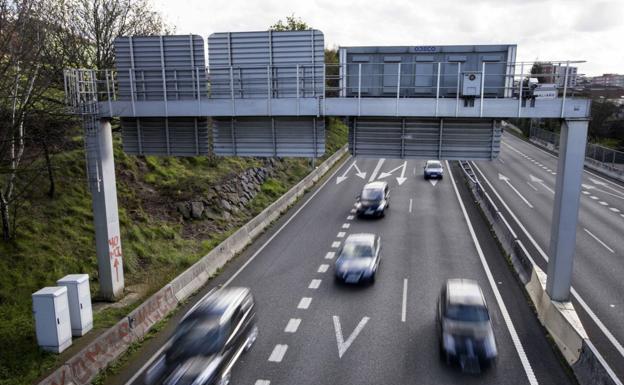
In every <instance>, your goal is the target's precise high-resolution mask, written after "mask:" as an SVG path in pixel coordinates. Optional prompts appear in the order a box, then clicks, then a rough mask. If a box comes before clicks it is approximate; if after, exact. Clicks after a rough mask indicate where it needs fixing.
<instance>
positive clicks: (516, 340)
mask: <svg viewBox="0 0 624 385" xmlns="http://www.w3.org/2000/svg"><path fill="white" fill-rule="evenodd" d="M445 162H446V169H447V170H448V171H449V175H450V176H451V184H452V185H453V189H454V190H455V196H456V197H457V201H458V202H459V205H460V207H461V209H462V213H463V214H464V218H465V219H466V224H467V225H468V231H469V232H470V236H471V237H472V241H473V243H474V245H475V248H476V249H477V254H479V259H480V260H481V264H482V265H483V269H484V270H485V275H486V276H487V279H488V282H489V284H490V287H491V288H492V292H494V297H495V298H496V302H497V303H498V307H499V308H500V311H501V314H502V316H503V320H504V321H505V325H506V326H507V330H508V331H509V334H510V336H511V341H512V342H513V344H514V347H515V348H516V352H517V353H518V357H519V358H520V362H521V363H522V367H523V368H524V372H525V373H526V375H527V378H528V380H529V383H530V384H531V385H536V384H537V383H538V382H537V378H536V377H535V373H533V368H531V363H530V362H529V359H528V357H527V355H526V353H525V351H524V347H523V346H522V342H521V341H520V338H519V337H518V333H517V332H516V328H515V327H514V325H513V322H512V320H511V317H510V316H509V313H508V312H507V307H506V306H505V303H504V302H503V297H502V296H501V295H500V292H499V291H498V287H497V286H496V281H495V280H494V277H493V276H492V272H491V271H490V267H489V266H488V263H487V261H486V260H485V255H484V254H483V250H482V249H481V245H480V244H479V240H478V239H477V235H476V234H475V232H474V229H473V227H472V223H471V222H470V218H469V217H468V213H467V212H466V207H465V206H464V202H463V201H462V199H461V196H460V195H459V190H458V189H457V186H456V185H455V178H454V177H453V172H452V171H451V168H450V167H449V165H448V161H445Z"/></svg>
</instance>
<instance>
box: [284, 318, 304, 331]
mask: <svg viewBox="0 0 624 385" xmlns="http://www.w3.org/2000/svg"><path fill="white" fill-rule="evenodd" d="M299 324H301V318H291V319H290V320H289V321H288V324H287V325H286V329H284V332H285V333H296V332H297V329H299Z"/></svg>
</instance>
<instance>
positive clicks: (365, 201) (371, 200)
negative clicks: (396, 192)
mask: <svg viewBox="0 0 624 385" xmlns="http://www.w3.org/2000/svg"><path fill="white" fill-rule="evenodd" d="M389 207H390V188H389V187H388V183H386V182H372V183H368V184H366V185H364V188H363V189H362V193H361V194H360V195H359V196H358V197H357V203H356V204H355V209H356V213H357V215H358V216H378V217H383V216H384V215H385V214H386V209H388V208H389Z"/></svg>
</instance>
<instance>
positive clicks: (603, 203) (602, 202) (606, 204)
mask: <svg viewBox="0 0 624 385" xmlns="http://www.w3.org/2000/svg"><path fill="white" fill-rule="evenodd" d="M598 203H600V204H601V205H603V206H609V204H608V203H607V202H605V201H600V202H598Z"/></svg>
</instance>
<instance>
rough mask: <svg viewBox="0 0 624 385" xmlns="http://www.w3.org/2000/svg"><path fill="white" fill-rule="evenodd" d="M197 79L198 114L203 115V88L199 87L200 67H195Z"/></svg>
mask: <svg viewBox="0 0 624 385" xmlns="http://www.w3.org/2000/svg"><path fill="white" fill-rule="evenodd" d="M195 80H196V81H197V114H198V115H201V90H200V88H199V67H195Z"/></svg>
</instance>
